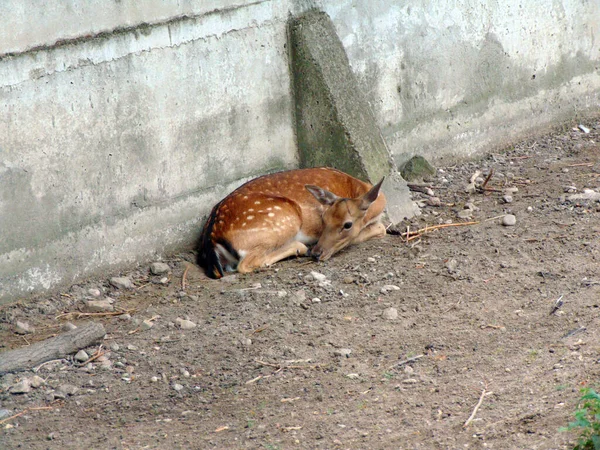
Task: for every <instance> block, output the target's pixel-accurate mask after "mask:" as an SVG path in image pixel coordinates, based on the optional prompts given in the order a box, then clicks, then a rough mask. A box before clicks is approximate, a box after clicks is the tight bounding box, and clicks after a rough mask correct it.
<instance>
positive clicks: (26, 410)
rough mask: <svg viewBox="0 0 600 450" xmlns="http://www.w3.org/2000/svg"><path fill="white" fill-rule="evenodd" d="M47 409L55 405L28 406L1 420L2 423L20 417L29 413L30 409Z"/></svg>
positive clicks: (0, 423)
mask: <svg viewBox="0 0 600 450" xmlns="http://www.w3.org/2000/svg"><path fill="white" fill-rule="evenodd" d="M46 409H54V407H53V406H35V407H32V408H26V409H24V410H23V411H21V412H20V413H18V414H15V415H14V416H10V417H7V418H6V419H2V420H0V425H2V424H3V423H6V422H8V421H10V420H13V419H16V418H17V417H20V416H22V415H23V414H27V413H28V412H29V411H41V410H46Z"/></svg>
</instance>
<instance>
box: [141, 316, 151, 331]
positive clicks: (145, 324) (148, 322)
mask: <svg viewBox="0 0 600 450" xmlns="http://www.w3.org/2000/svg"><path fill="white" fill-rule="evenodd" d="M153 326H154V322H152V321H151V320H150V319H147V320H144V321H143V322H142V324H141V325H140V330H142V331H146V330H149V329H150V328H152V327H153Z"/></svg>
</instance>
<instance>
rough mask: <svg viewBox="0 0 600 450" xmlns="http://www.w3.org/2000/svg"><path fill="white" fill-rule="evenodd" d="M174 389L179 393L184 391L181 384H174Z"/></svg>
mask: <svg viewBox="0 0 600 450" xmlns="http://www.w3.org/2000/svg"><path fill="white" fill-rule="evenodd" d="M173 389H175V390H176V391H177V392H179V391H181V390H182V389H183V385H181V384H179V383H175V384H173Z"/></svg>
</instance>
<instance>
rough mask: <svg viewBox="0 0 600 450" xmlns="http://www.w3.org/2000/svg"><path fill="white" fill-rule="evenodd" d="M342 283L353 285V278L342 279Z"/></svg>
mask: <svg viewBox="0 0 600 450" xmlns="http://www.w3.org/2000/svg"><path fill="white" fill-rule="evenodd" d="M343 282H344V284H352V283H354V278H352V277H344V280H343Z"/></svg>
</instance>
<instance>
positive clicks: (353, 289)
mask: <svg viewBox="0 0 600 450" xmlns="http://www.w3.org/2000/svg"><path fill="white" fill-rule="evenodd" d="M578 125H579V122H573V123H570V124H568V125H565V126H564V127H561V128H560V129H556V130H554V131H553V132H551V133H549V134H548V135H546V136H542V137H538V138H535V139H530V140H527V141H524V142H521V143H519V144H518V145H516V146H514V147H511V148H509V149H506V150H505V151H502V152H498V153H495V154H491V155H487V156H485V157H484V158H483V159H481V160H478V161H470V162H465V163H461V164H458V165H455V166H453V167H444V168H441V169H438V174H437V175H436V177H435V179H433V180H432V181H431V182H430V185H431V186H432V189H433V191H434V194H435V196H436V197H438V198H439V199H440V202H441V205H440V206H427V205H425V206H423V208H422V213H423V214H422V215H421V216H420V217H418V218H416V219H414V220H412V221H411V223H410V224H403V226H402V227H399V230H400V231H406V227H407V226H409V227H410V230H412V231H415V230H418V229H423V228H425V227H426V226H427V227H432V226H434V225H439V224H445V223H449V222H451V223H465V222H469V221H472V222H477V223H476V224H471V225H465V226H460V227H447V228H441V229H435V230H430V231H429V232H427V233H425V234H423V235H422V236H420V237H418V236H414V239H411V240H410V241H409V242H406V237H405V236H400V235H388V236H386V237H385V238H384V239H382V240H377V241H371V242H367V243H364V244H361V245H359V246H355V247H352V248H348V249H347V250H345V251H343V252H342V253H340V254H338V255H336V256H334V257H333V258H332V259H331V260H329V261H327V262H326V263H314V262H311V261H310V260H307V259H292V260H289V261H285V262H282V263H279V264H277V265H276V266H275V267H273V268H271V269H268V270H264V271H260V272H258V273H254V274H250V275H243V276H242V275H239V274H237V275H233V276H229V277H226V278H224V279H222V280H219V281H214V280H208V279H207V278H205V277H204V276H203V275H202V274H201V273H200V272H199V271H198V269H197V268H195V266H193V265H192V264H190V263H189V262H188V261H193V255H192V254H191V253H190V254H184V255H175V256H173V257H172V258H170V259H168V260H166V261H165V262H166V263H168V264H169V266H170V268H171V272H170V273H168V274H167V275H164V276H162V277H166V278H167V279H166V280H164V279H163V280H162V283H164V284H161V276H160V275H159V276H153V275H152V274H150V273H149V267H148V266H143V267H137V268H132V269H131V271H130V272H129V273H125V274H120V275H122V276H128V277H130V278H131V279H132V280H133V282H134V284H135V288H133V289H121V290H119V289H115V288H113V287H111V285H110V284H109V281H108V280H109V278H110V276H116V275H118V274H111V275H110V276H109V277H107V279H105V280H100V281H99V280H89V281H87V282H85V283H83V284H81V285H77V286H73V287H72V288H71V289H70V290H68V291H67V292H64V293H63V294H60V295H57V296H55V297H52V298H42V299H37V300H36V303H32V302H31V301H21V302H18V303H16V304H12V305H5V306H4V307H2V308H1V309H0V350H1V351H4V350H8V349H11V348H17V347H22V346H25V345H28V344H30V343H33V342H36V341H40V340H43V339H46V338H48V337H50V336H52V335H55V334H58V333H61V332H62V331H61V330H62V327H63V326H64V324H65V322H72V323H74V324H76V325H81V324H84V323H85V322H87V321H90V320H95V321H100V322H102V323H103V324H104V326H105V327H106V330H107V333H108V334H107V336H106V338H105V340H104V341H103V343H102V350H103V351H105V352H106V353H105V354H104V355H103V356H102V357H101V358H98V359H96V360H94V361H93V362H89V363H87V364H84V365H83V366H82V367H80V366H81V365H80V364H75V362H74V360H73V358H72V356H71V357H70V358H69V359H64V360H59V361H55V362H52V363H50V364H46V365H44V366H42V367H41V368H39V370H38V371H37V372H36V375H38V376H40V377H42V378H43V379H44V380H45V384H43V385H42V386H40V387H38V388H32V389H31V391H30V392H29V393H25V394H15V393H12V392H11V386H13V385H15V384H17V383H18V382H19V381H20V380H22V379H23V378H31V377H32V376H33V375H34V373H33V372H31V371H29V372H21V373H18V374H8V375H5V376H3V377H1V378H0V424H1V425H0V447H1V448H3V449H4V448H6V449H9V448H11V449H12V448H24V449H46V448H51V449H54V448H94V449H96V448H97V449H100V448H102V449H104V448H106V449H109V448H110V449H113V448H114V449H142V448H159V449H167V448H168V449H173V448H183V449H188V448H189V449H191V448H198V449H205V448H206V449H212V448H215V449H246V448H250V449H271V450H274V449H294V448H303V449H317V448H318V449H405V448H406V449H416V448H421V449H458V448H473V449H480V448H490V449H491V448H494V449H567V448H572V447H573V444H574V441H575V438H576V435H575V434H573V433H569V432H560V431H559V428H560V427H561V426H565V425H566V424H567V423H568V422H569V421H570V420H571V419H572V413H573V412H574V410H575V408H576V405H577V401H578V398H579V397H580V395H581V394H580V388H581V387H582V386H596V385H597V383H598V379H599V375H600V354H599V350H600V327H599V325H600V319H599V311H600V310H599V306H600V237H599V236H600V201H595V200H586V199H577V198H571V199H570V198H569V196H571V195H577V194H582V193H583V189H585V188H588V189H593V190H594V191H595V192H598V191H600V144H599V142H600V121H598V120H593V121H592V120H588V121H587V122H584V125H586V126H587V127H588V128H589V129H590V132H589V133H585V132H584V131H583V130H582V129H579V128H578ZM492 169H493V174H492V176H491V178H490V179H489V181H488V183H487V184H486V190H485V191H481V190H479V191H477V192H474V193H467V192H465V186H466V185H467V184H468V183H469V179H470V178H471V176H472V175H473V174H474V173H475V172H476V171H477V170H479V171H481V172H482V174H481V175H480V179H479V180H478V183H479V184H480V185H481V184H483V183H482V182H483V180H485V178H486V177H487V175H488V174H489V173H490V171H491V170H492ZM569 187H570V188H569ZM506 188H517V189H518V191H514V190H513V191H512V192H507V191H505V189H506ZM569 190H570V192H568V191H569ZM507 194H508V195H510V196H511V197H512V201H510V200H511V199H510V198H507V199H503V197H505V196H506V195H507ZM585 195H588V196H593V192H591V191H587V194H584V196H585ZM414 199H415V201H426V199H427V195H424V194H420V193H415V194H414ZM507 200H508V202H506V201H507ZM429 202H430V203H433V204H436V200H435V199H434V200H431V199H430V200H429ZM461 211H462V212H461ZM459 212H460V214H461V217H458V216H457V214H458V213H459ZM505 214H513V215H514V216H515V217H516V225H514V226H503V225H502V220H503V217H502V216H504V215H505ZM469 216H470V218H469ZM411 236H412V235H411ZM186 269H187V271H186ZM313 271H314V272H318V274H321V275H324V276H325V277H326V279H324V280H323V279H320V278H321V277H320V276H319V275H318V274H317V275H316V277H317V279H315V276H313V275H311V272H313ZM184 273H185V277H184ZM184 279H185V280H184ZM182 281H183V283H182ZM90 289H91V291H90ZM94 289H97V290H99V291H100V299H103V298H105V297H106V296H108V297H111V298H112V299H114V300H115V302H114V306H115V308H116V309H117V310H118V311H119V312H128V313H129V314H130V316H131V317H128V316H127V315H125V316H121V317H118V316H109V315H106V314H103V313H100V314H96V315H82V314H79V313H78V312H80V311H86V309H85V304H84V301H85V300H87V299H90V298H91V297H92V296H93V294H98V292H94ZM559 298H561V301H562V302H563V304H562V306H561V307H560V308H558V309H557V310H555V305H556V304H557V300H558V299H559ZM390 308H394V309H390ZM67 313H71V314H67ZM148 319H150V323H151V324H152V326H151V328H149V329H144V328H145V327H144V326H143V323H142V321H144V320H148ZM177 319H188V320H190V321H191V322H194V323H195V324H196V327H194V328H190V329H182V328H181V324H182V322H181V320H177ZM17 320H19V321H25V322H27V323H28V324H29V325H31V326H33V327H35V332H34V333H32V334H26V335H18V334H16V333H15V332H14V330H15V324H16V321H17ZM98 349H99V345H96V346H94V347H92V348H89V349H87V352H88V354H89V355H94V352H95V351H96V350H98ZM65 386H66V387H65ZM60 391H62V394H61V393H60ZM480 400H481V404H480V407H479V408H478V409H477V411H476V413H475V415H474V419H473V420H472V421H471V422H470V424H468V425H467V426H466V427H465V426H464V424H465V422H466V421H467V420H468V419H469V417H470V416H471V414H472V412H473V411H474V409H475V407H476V405H477V404H478V402H479V401H480ZM36 408H37V409H36ZM21 412H23V414H21V415H20V416H18V417H14V418H11V416H13V415H16V414H18V413H21Z"/></svg>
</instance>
